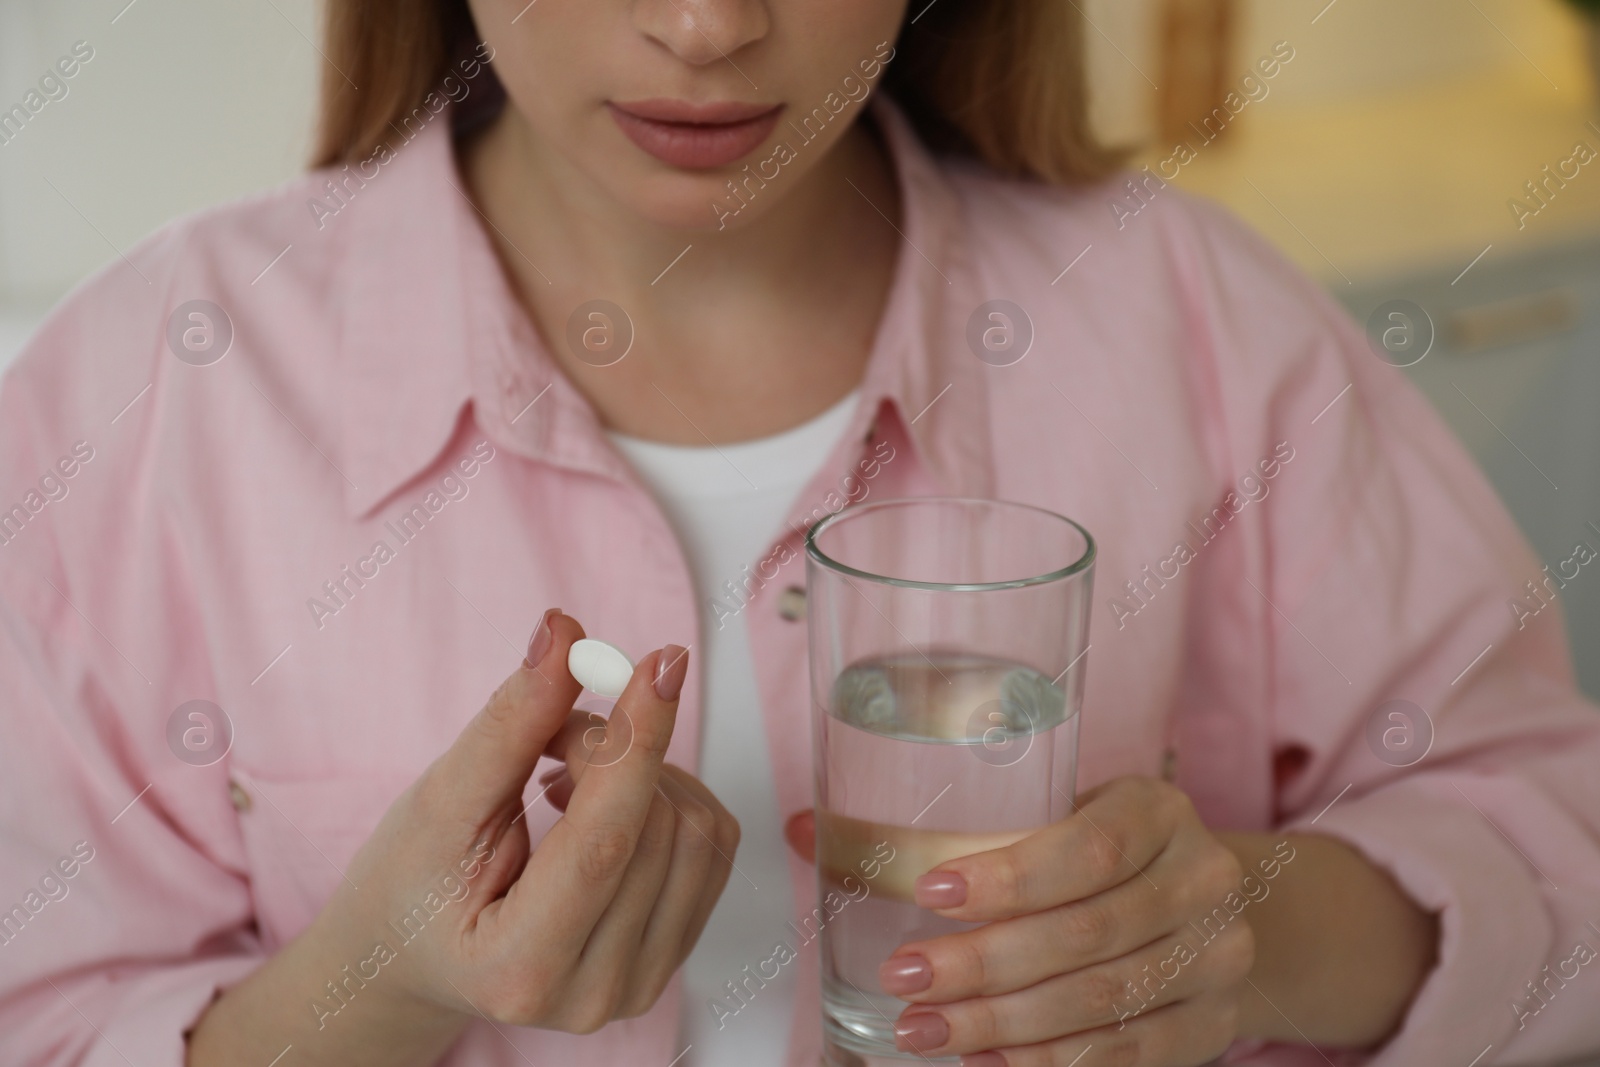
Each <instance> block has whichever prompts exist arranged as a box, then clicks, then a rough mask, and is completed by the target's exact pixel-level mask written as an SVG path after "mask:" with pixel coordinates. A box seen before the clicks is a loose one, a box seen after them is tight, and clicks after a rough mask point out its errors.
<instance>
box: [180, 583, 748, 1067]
mask: <svg viewBox="0 0 1600 1067" xmlns="http://www.w3.org/2000/svg"><path fill="white" fill-rule="evenodd" d="M583 636H584V635H583V628H582V627H581V626H580V625H579V624H578V622H577V620H576V619H573V618H571V617H569V616H566V615H563V614H561V613H560V611H559V609H551V611H549V612H547V613H546V615H545V617H544V619H543V620H541V622H540V624H539V629H538V630H536V631H535V633H534V636H533V638H532V639H531V640H530V642H529V651H528V656H527V658H526V659H525V660H524V663H523V666H522V667H520V668H519V669H518V670H517V671H515V672H514V673H513V674H512V675H511V676H510V677H509V678H507V679H506V681H505V682H504V683H503V684H502V685H501V686H500V688H499V689H498V690H497V691H496V692H495V693H494V695H493V696H492V697H490V699H489V702H488V703H487V704H486V705H485V706H484V708H483V709H482V710H481V711H480V712H479V713H478V714H477V715H476V716H475V717H474V718H473V719H472V721H471V722H469V723H468V724H467V726H466V728H465V729H463V730H462V732H461V734H460V735H459V737H458V738H457V739H456V741H455V743H454V744H452V745H451V747H450V748H449V749H448V750H446V751H445V752H444V753H443V754H442V755H441V756H440V757H439V758H438V759H437V760H435V761H434V762H433V763H432V764H431V765H430V766H429V767H428V769H427V770H426V771H424V772H423V774H422V775H421V777H419V778H418V779H417V781H416V782H415V783H413V784H412V785H411V786H410V787H409V788H408V789H407V790H406V791H405V792H404V793H402V794H401V795H400V797H399V798H398V799H396V800H395V802H394V803H393V804H392V805H391V806H390V808H389V810H388V811H387V812H386V813H385V815H384V816H383V818H382V820H380V822H379V824H378V826H377V828H376V829H375V830H374V831H373V833H372V835H371V837H369V838H368V840H367V841H366V843H365V844H364V845H362V847H361V849H360V850H359V851H358V852H357V854H356V856H355V858H354V859H353V860H352V861H351V863H350V866H349V869H348V870H347V871H346V872H345V874H346V878H345V880H343V881H342V882H341V883H340V884H339V886H338V888H337V889H336V890H335V892H334V895H333V896H332V897H331V898H330V900H329V901H328V903H327V905H326V906H325V908H324V909H323V911H322V912H321V914H319V915H318V916H317V918H316V919H315V920H314V921H313V923H312V926H311V928H310V929H309V930H307V931H306V933H305V934H304V935H302V936H301V937H300V938H297V939H296V941H295V942H294V944H293V945H291V946H289V947H288V948H287V949H286V950H285V951H284V952H283V953H280V954H279V956H278V957H275V958H274V960H273V961H271V963H269V965H268V966H266V967H263V968H262V969H261V971H259V972H257V975H255V976H252V978H251V979H249V980H248V981H247V982H246V983H245V984H244V985H243V986H241V987H239V989H238V990H236V991H234V992H235V993H237V992H243V991H245V990H246V989H247V988H248V987H250V986H251V985H252V983H258V982H259V983H261V984H263V985H264V988H262V989H260V990H258V992H257V994H256V996H255V1001H256V1003H255V1004H253V1005H251V1009H259V1008H261V1006H262V1004H263V1002H265V1001H269V1000H270V1001H274V1002H281V998H282V996H283V995H284V994H286V993H287V994H292V995H293V999H294V1000H295V1003H296V1005H297V1006H296V1007H295V1009H294V1011H295V1012H298V1013H300V1014H302V1015H303V1016H304V1021H305V1022H307V1023H311V1022H315V1023H317V1024H318V1025H315V1026H312V1027H309V1029H310V1030H311V1032H312V1034H315V1035H316V1036H293V1035H292V1034H286V1033H285V1028H284V1026H283V1025H282V1024H279V1025H277V1026H272V1025H270V1024H271V1023H272V1022H273V1020H272V1018H271V1016H272V1014H274V1012H275V1011H276V1010H277V1009H276V1004H274V1011H269V1012H262V1013H260V1014H257V1013H256V1012H255V1011H254V1010H248V1011H247V1010H246V1009H240V1011H241V1012H242V1013H244V1015H243V1017H242V1018H235V1019H233V1020H231V1023H232V1025H241V1024H242V1025H250V1026H252V1027H253V1028H254V1029H255V1030H256V1033H257V1034H260V1035H262V1036H261V1040H263V1041H270V1040H277V1041H278V1042H279V1044H280V1045H281V1044H282V1043H283V1042H284V1041H286V1040H292V1041H294V1043H295V1051H296V1056H297V1057H299V1061H300V1062H312V1063H321V1062H340V1063H350V1064H364V1063H384V1064H394V1063H430V1062H432V1061H433V1059H435V1058H436V1057H437V1056H438V1055H439V1054H441V1053H442V1052H443V1051H444V1049H445V1048H447V1047H448V1046H449V1044H450V1043H451V1042H452V1041H453V1040H454V1039H455V1037H456V1035H457V1034H458V1033H459V1032H460V1029H461V1028H462V1027H463V1026H464V1025H465V1024H466V1022H467V1021H469V1020H470V1019H471V1018H472V1017H474V1016H484V1017H487V1018H489V1019H492V1020H494V1021H496V1022H501V1023H509V1024H512V1025H516V1026H535V1027H541V1028H546V1029H554V1030H563V1031H567V1032H571V1033H589V1032H591V1031H594V1030H597V1029H599V1028H600V1027H602V1026H604V1025H605V1024H607V1023H609V1022H611V1021H612V1020H613V1019H619V1018H626V1017H630V1016H635V1015H640V1014H643V1013H644V1012H645V1011H647V1010H648V1009H649V1008H650V1007H651V1005H652V1004H654V1003H655V1001H656V999H657V998H658V997H659V996H660V994H661V992H662V990H663V989H664V988H665V987H666V984H667V982H668V980H669V979H670V978H671V976H672V974H673V972H674V971H676V970H677V968H678V966H679V965H680V964H681V963H682V962H683V960H684V958H685V957H686V956H687V955H688V953H689V951H690V949H692V948H693V947H694V943H695V941H696V940H697V939H698V937H699V935H700V931H701V929H702V928H703V927H704V926H705V923H706V920H707V919H708V918H709V916H710V912H711V908H712V906H713V905H714V904H715V903H716V900H717V898H718V896H719V895H720V894H721V892H722V888H723V886H724V885H725V884H726V882H727V879H728V874H729V871H730V869H731V866H732V862H733V854H734V850H735V849H736V848H737V846H738V840H739V827H738V823H737V822H736V821H735V820H734V818H733V817H732V816H731V815H729V814H728V812H727V810H726V809H725V808H723V806H722V805H721V804H720V803H719V802H718V801H717V799H716V797H714V796H713V795H712V794H711V792H710V790H708V789H706V787H705V786H704V785H702V784H701V783H700V782H698V781H696V780H695V779H694V778H693V777H691V776H690V775H689V774H687V773H686V772H684V771H682V770H681V769H679V768H676V767H672V766H669V765H667V764H665V763H664V762H663V757H664V755H665V753H666V750H667V744H668V742H669V741H670V740H671V737H672V729H673V724H674V721H675V717H676V713H677V706H678V694H679V692H680V690H681V689H682V687H683V682H684V678H685V677H686V675H687V672H688V652H687V650H685V649H683V648H680V647H678V646H676V645H667V646H666V647H665V648H663V649H660V650H658V651H656V652H652V653H651V654H649V655H647V656H645V657H644V658H643V659H642V660H641V661H640V663H639V664H638V666H637V667H635V668H633V669H632V671H631V674H630V676H629V677H628V679H627V681H626V685H625V688H624V689H623V691H622V693H621V695H620V697H619V699H618V701H617V705H616V709H615V711H614V712H613V713H612V721H613V723H618V722H619V721H620V723H622V724H625V726H623V727H622V728H620V729H619V728H618V727H617V726H615V725H614V726H611V727H609V728H606V727H601V726H599V725H597V721H596V718H595V717H594V716H592V715H590V714H587V713H581V712H574V711H573V710H572V707H573V702H574V701H575V700H577V698H578V696H579V694H580V692H581V691H582V687H581V686H580V684H579V682H578V681H577V680H576V679H574V678H573V676H572V674H571V673H570V672H569V670H568V666H567V663H568V653H569V649H570V648H571V646H572V645H573V644H574V643H575V642H577V641H579V640H580V639H582V638H583ZM625 661H626V658H625V657H624V662H625ZM613 666H615V664H613ZM546 755H548V756H553V757H555V758H558V759H563V760H565V761H566V762H567V767H566V768H565V769H563V770H562V771H561V773H560V775H559V777H551V776H547V779H548V780H547V783H546V785H545V790H546V792H547V793H548V795H549V799H550V800H551V802H552V803H554V804H555V805H556V806H557V807H558V808H560V809H562V810H563V811H564V812H565V814H564V816H563V817H562V818H561V819H560V820H558V821H557V822H556V824H555V825H554V826H553V827H552V828H551V829H550V830H549V832H548V833H547V834H546V835H545V836H544V838H543V839H542V840H541V841H539V843H538V845H537V847H532V846H531V845H530V842H529V835H528V831H527V822H526V820H525V817H524V808H523V805H524V800H523V793H524V790H525V789H526V787H527V784H528V780H529V777H530V776H531V775H532V773H533V771H534V767H535V765H536V764H537V762H538V761H539V759H540V757H541V756H546ZM430 896H431V899H430ZM410 917H414V918H412V922H411V923H410V924H407V919H408V918H410ZM413 926H420V927H421V929H420V932H419V933H416V934H415V935H414V936H410V937H408V938H407V937H402V934H403V933H406V932H407V931H408V930H409V929H410V928H411V927H413ZM379 942H385V943H387V945H388V946H389V948H390V951H389V952H387V953H375V945H376V944H377V943H379ZM291 950H293V951H291ZM341 961H342V962H344V963H348V964H349V965H350V966H349V968H348V969H345V970H341V966H340V964H341ZM358 965H359V966H358ZM374 968H376V971H377V973H376V976H374V974H373V969H374ZM275 969H276V970H275ZM263 972H266V973H265V974H263ZM358 972H359V973H361V974H362V975H363V979H364V980H358V981H360V985H359V987H357V986H356V985H355V984H354V983H351V985H350V988H351V990H352V992H353V995H352V996H351V998H350V1002H349V1005H348V1008H347V1009H345V1010H341V1011H340V1012H339V1013H338V1014H339V1017H338V1018H319V1019H317V1020H313V1019H312V1011H311V1010H310V1009H307V1008H305V1007H303V1006H302V1005H304V1004H305V1003H306V1000H307V997H308V995H315V996H320V995H321V994H322V993H323V986H324V982H325V981H326V980H327V979H332V980H333V982H334V983H335V985H338V984H339V983H340V982H341V981H342V980H344V979H345V977H346V975H347V974H355V973H358ZM308 983H309V984H308ZM357 989H359V991H356V990H357ZM233 996H234V993H230V994H229V996H228V997H225V998H224V1000H223V1001H222V1002H219V1003H218V1005H217V1007H216V1008H215V1009H213V1011H212V1012H210V1013H208V1014H207V1015H206V1017H205V1020H204V1022H205V1024H206V1025H205V1026H203V1027H202V1028H201V1031H198V1032H197V1033H196V1035H195V1038H194V1039H193V1051H194V1052H196V1053H198V1054H199V1055H197V1056H196V1057H195V1058H193V1059H192V1061H191V1062H194V1063H197V1064H198V1063H202V1062H212V1060H211V1059H208V1058H207V1057H206V1054H205V1046H206V1044H207V1041H208V1035H207V1034H206V1033H205V1031H207V1030H211V1029H212V1028H213V1025H215V1026H217V1027H221V1026H223V1025H225V1024H227V1023H228V1022H229V1020H228V1016H229V1015H230V1014H231V1013H229V1012H227V1011H224V1010H220V1009H223V1008H224V1006H225V1005H226V1004H227V1002H228V1000H229V999H230V998H232V997H233ZM314 1005H315V1001H313V1006H314ZM285 1016H286V1018H288V1019H290V1020H291V1021H292V1020H293V1019H294V1016H293V1015H292V1014H288V1013H285ZM363 1016H364V1017H365V1019H364V1020H363V1018H362V1017H363ZM214 1017H215V1018H214ZM291 1029H293V1030H299V1029H306V1027H303V1026H302V1025H301V1024H299V1023H295V1025H294V1026H293V1027H292V1028H291ZM267 1033H270V1034H271V1035H272V1036H271V1037H270V1038H269V1037H267V1036H266V1034H267ZM214 1036H215V1035H214V1033H213V1034H212V1035H211V1037H213V1038H214ZM358 1036H359V1038H360V1040H359V1041H358V1040H355V1039H356V1038H357V1037H358ZM222 1047H223V1046H222V1045H221V1044H219V1045H217V1046H216V1048H217V1049H221V1048H222ZM225 1058H226V1057H217V1058H216V1060H215V1061H217V1062H220V1061H221V1060H222V1059H225ZM268 1058H269V1059H270V1056H269V1057H268Z"/></svg>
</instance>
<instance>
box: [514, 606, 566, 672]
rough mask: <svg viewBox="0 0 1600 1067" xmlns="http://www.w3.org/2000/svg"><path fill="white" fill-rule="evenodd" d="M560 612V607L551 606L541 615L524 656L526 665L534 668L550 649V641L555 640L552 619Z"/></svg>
mask: <svg viewBox="0 0 1600 1067" xmlns="http://www.w3.org/2000/svg"><path fill="white" fill-rule="evenodd" d="M560 614H561V609H560V608H550V609H548V610H547V611H546V612H545V613H544V615H542V616H541V617H540V619H539V625H538V626H535V627H534V628H533V636H532V637H530V638H528V654H527V655H526V656H524V657H523V658H522V665H523V666H524V667H526V668H528V669H529V670H533V669H534V668H535V667H537V666H539V661H540V660H542V659H544V657H545V653H546V652H549V651H550V643H551V642H552V641H554V640H555V635H554V634H552V633H551V632H550V620H551V619H553V618H555V617H556V616H557V615H560Z"/></svg>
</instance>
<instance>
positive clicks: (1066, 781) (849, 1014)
mask: <svg viewBox="0 0 1600 1067" xmlns="http://www.w3.org/2000/svg"><path fill="white" fill-rule="evenodd" d="M1094 555H1095V548H1094V539H1093V538H1091V537H1090V536H1089V533H1088V531H1087V530H1085V529H1084V528H1083V527H1081V526H1079V525H1078V524H1077V523H1075V522H1073V521H1072V520H1070V519H1067V518H1064V517H1062V516H1060V515H1056V514H1054V513H1052V512H1049V511H1045V510H1042V509H1040V508H1036V507H1030V506H1028V505H1025V504H1017V503H1009V502H1006V501H999V500H976V499H961V498H948V497H920V498H909V499H898V500H881V501H873V502H871V503H865V504H858V505H855V506H853V507H849V508H845V509H844V510H842V511H840V512H838V513H837V514H835V515H832V516H830V517H828V518H826V519H824V520H822V521H821V522H819V523H817V524H816V525H815V526H813V527H812V528H811V530H810V532H809V533H808V534H807V536H806V590H807V593H806V603H807V612H806V614H807V618H808V620H809V621H808V625H809V635H808V636H809V641H810V666H811V700H812V740H813V744H814V750H813V752H814V759H815V762H814V766H815V770H816V817H817V844H816V848H817V878H818V889H819V894H818V899H819V904H818V907H817V909H816V910H815V911H814V912H813V914H812V915H811V916H810V917H809V918H808V919H807V920H806V921H805V922H804V923H803V929H802V931H801V934H802V936H804V937H807V938H813V937H814V938H817V939H819V940H820V942H821V952H822V1016H823V1031H824V1041H825V1048H826V1053H827V1058H828V1062H829V1063H830V1064H832V1065H835V1067H874V1065H878V1064H884V1065H889V1064H894V1065H903V1064H904V1063H905V1062H907V1061H917V1060H922V1061H925V1062H936V1063H954V1062H956V1060H955V1059H932V1060H930V1059H929V1057H926V1056H920V1055H918V1054H916V1053H902V1052H898V1051H896V1049H895V1047H894V1029H893V1026H894V1020H895V1019H896V1018H897V1017H898V1016H899V1014H900V1012H901V1011H902V1010H903V1009H904V1008H905V1007H906V1002H905V1001H903V1000H900V999H898V998H896V997H894V996H891V995H889V994H888V993H885V992H884V990H883V988H882V987H881V986H880V985H879V984H878V965H879V964H880V963H882V962H883V961H884V960H885V959H887V958H888V957H889V955H890V954H891V953H892V952H893V951H894V949H895V948H896V947H897V946H899V945H901V944H903V943H905V942H907V941H912V940H920V939H925V938H930V937H937V936H940V935H943V934H947V933H953V932H955V931H958V930H966V929H971V928H973V926H974V925H976V924H973V923H964V922H957V921H955V920H952V919H946V918H941V917H940V916H938V915H935V914H934V913H933V912H931V911H925V910H923V909H921V908H919V907H917V905H916V903H915V902H914V899H913V894H912V889H913V884H914V883H915V881H916V879H917V876H918V875H921V874H924V873H926V872H927V871H928V870H929V869H930V868H932V867H934V866H937V865H938V864H940V863H943V862H944V861H946V860H949V859H954V858H955V857H957V856H965V855H970V854H972V853H975V852H983V851H986V850H988V849H992V848H999V847H1002V846H1004V845H1008V844H1010V843H1012V842H1013V841H1017V840H1020V839H1021V838H1023V837H1026V836H1027V835H1028V834H1030V833H1032V832H1034V831H1036V830H1038V829H1039V828H1041V827H1043V826H1045V825H1047V824H1049V823H1051V822H1055V821H1057V820H1060V819H1062V818H1064V817H1066V816H1067V815H1068V814H1070V813H1071V811H1072V810H1073V796H1074V792H1073V790H1074V786H1075V780H1076V777H1077V756H1078V751H1077V749H1078V708H1079V705H1080V703H1081V701H1082V695H1083V678H1084V667H1085V663H1084V655H1085V653H1086V652H1087V651H1088V632H1089V604H1090V590H1091V583H1092V581H1093V574H1094Z"/></svg>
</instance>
